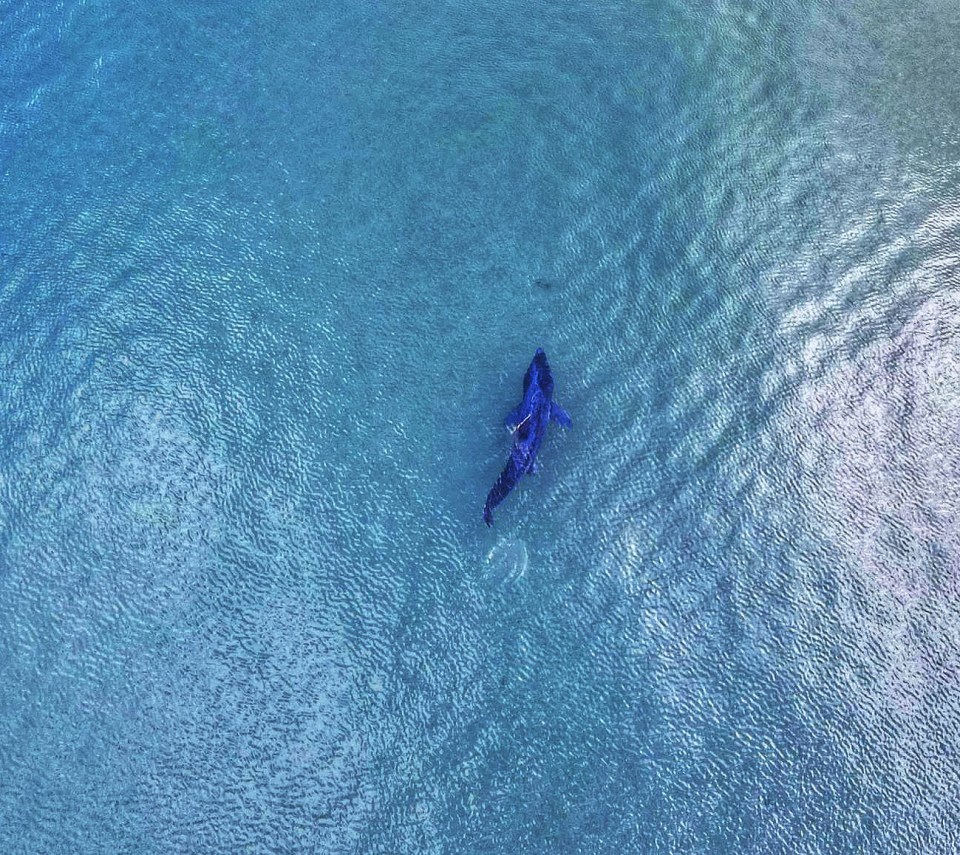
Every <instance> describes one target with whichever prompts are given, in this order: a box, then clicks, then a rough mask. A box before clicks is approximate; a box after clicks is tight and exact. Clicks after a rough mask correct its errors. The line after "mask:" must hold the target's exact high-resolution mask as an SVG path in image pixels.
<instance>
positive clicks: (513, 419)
mask: <svg viewBox="0 0 960 855" xmlns="http://www.w3.org/2000/svg"><path fill="white" fill-rule="evenodd" d="M522 406H523V404H518V405H517V406H516V407H514V408H513V409H512V410H510V412H509V413H507V417H506V418H505V419H504V420H503V423H504V424H505V425H506V426H507V428H508V429H509V430H513V429H514V428H515V427H516V426H517V425H518V424H520V422H521V421H522V415H521V412H520V408H521V407H522Z"/></svg>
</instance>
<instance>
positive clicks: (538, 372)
mask: <svg viewBox="0 0 960 855" xmlns="http://www.w3.org/2000/svg"><path fill="white" fill-rule="evenodd" d="M551 421H555V422H556V423H557V424H559V425H561V426H562V427H565V428H568V427H570V426H571V421H570V416H569V415H567V412H566V410H564V409H563V407H561V406H560V405H559V404H555V403H554V402H553V375H552V374H551V373H550V366H549V365H548V364H547V355H546V354H545V353H544V352H543V348H539V347H538V348H537V352H536V354H534V357H533V362H531V363H530V367H529V368H528V369H527V373H526V374H525V375H524V377H523V400H522V401H521V402H520V404H519V405H518V406H517V407H516V408H515V409H514V410H512V411H511V412H510V415H508V416H507V427H508V428H510V430H511V431H512V432H513V448H511V449H510V459H509V460H508V461H507V465H506V466H505V467H504V470H503V472H501V473H500V477H499V478H497V483H496V484H494V485H493V489H492V490H491V491H490V492H489V493H488V494H487V501H486V504H484V506H483V519H484V522H486V524H487V525H493V509H494V508H495V507H496V506H497V505H499V504H500V503H501V502H502V501H503V500H504V499H505V498H506V497H507V494H508V493H509V492H510V491H511V490H512V489H513V488H514V487H516V486H517V482H518V481H519V480H520V479H521V478H522V477H523V476H524V475H526V474H527V473H528V472H536V471H537V470H536V460H537V452H538V451H540V445H541V444H542V443H543V438H544V437H545V436H546V435H547V425H548V424H549V423H550V422H551Z"/></svg>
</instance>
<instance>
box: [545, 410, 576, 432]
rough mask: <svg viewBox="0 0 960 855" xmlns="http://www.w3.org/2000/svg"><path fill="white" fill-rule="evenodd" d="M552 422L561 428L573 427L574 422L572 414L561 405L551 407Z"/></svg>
mask: <svg viewBox="0 0 960 855" xmlns="http://www.w3.org/2000/svg"><path fill="white" fill-rule="evenodd" d="M550 421H552V422H556V423H557V424H558V425H560V427H564V428H570V427H573V420H572V419H571V418H570V414H569V413H568V412H567V411H566V410H565V409H564V408H563V407H561V406H560V405H559V404H551V405H550Z"/></svg>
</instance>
